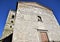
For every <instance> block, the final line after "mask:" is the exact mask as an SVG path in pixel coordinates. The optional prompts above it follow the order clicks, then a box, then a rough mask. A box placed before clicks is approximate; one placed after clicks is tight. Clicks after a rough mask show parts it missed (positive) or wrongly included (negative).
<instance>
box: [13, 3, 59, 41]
mask: <svg viewBox="0 0 60 42" xmlns="http://www.w3.org/2000/svg"><path fill="white" fill-rule="evenodd" d="M48 41H52V42H53V41H56V42H59V41H60V28H59V24H58V22H57V20H56V18H55V16H54V15H53V12H52V11H51V10H50V9H48V8H46V7H44V6H42V5H39V4H37V3H35V2H18V7H17V12H16V19H15V25H14V29H13V41H12V42H48Z"/></svg>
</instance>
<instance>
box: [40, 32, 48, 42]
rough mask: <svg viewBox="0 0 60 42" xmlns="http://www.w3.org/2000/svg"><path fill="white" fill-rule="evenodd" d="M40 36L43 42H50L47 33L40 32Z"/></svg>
mask: <svg viewBox="0 0 60 42" xmlns="http://www.w3.org/2000/svg"><path fill="white" fill-rule="evenodd" d="M40 35H41V41H42V42H48V36H47V33H46V32H40Z"/></svg>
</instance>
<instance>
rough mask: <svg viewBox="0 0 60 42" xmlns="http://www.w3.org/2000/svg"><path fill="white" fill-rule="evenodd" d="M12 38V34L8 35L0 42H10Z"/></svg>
mask: <svg viewBox="0 0 60 42" xmlns="http://www.w3.org/2000/svg"><path fill="white" fill-rule="evenodd" d="M12 36H13V33H12V34H10V35H9V36H8V37H6V38H4V39H2V42H12Z"/></svg>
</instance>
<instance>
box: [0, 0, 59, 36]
mask: <svg viewBox="0 0 60 42" xmlns="http://www.w3.org/2000/svg"><path fill="white" fill-rule="evenodd" d="M17 1H18V0H0V37H1V36H2V32H3V30H4V25H5V23H6V19H7V16H8V12H9V10H10V9H12V10H15V9H16V3H17ZM22 1H32V2H37V3H39V4H42V5H44V6H46V7H49V8H50V9H52V11H53V13H54V15H55V17H56V18H57V21H58V23H59V24H60V0H22Z"/></svg>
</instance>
